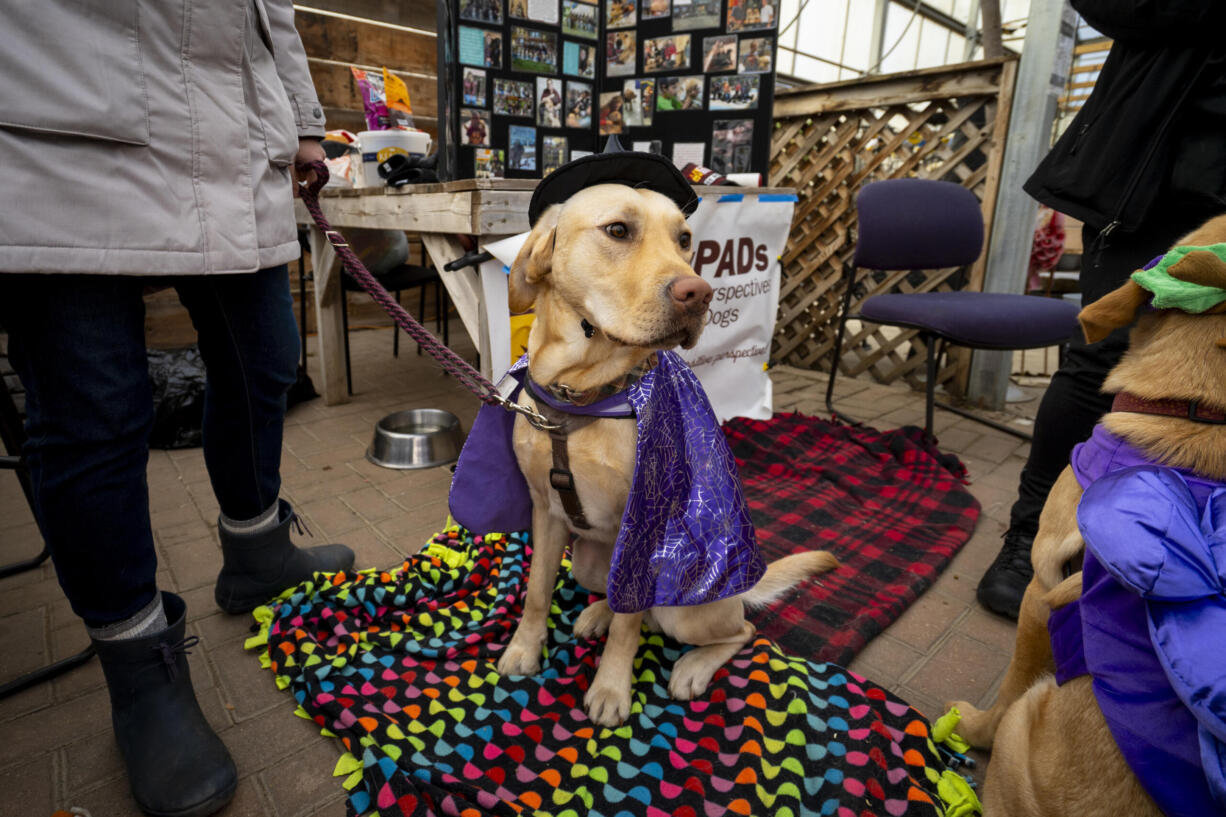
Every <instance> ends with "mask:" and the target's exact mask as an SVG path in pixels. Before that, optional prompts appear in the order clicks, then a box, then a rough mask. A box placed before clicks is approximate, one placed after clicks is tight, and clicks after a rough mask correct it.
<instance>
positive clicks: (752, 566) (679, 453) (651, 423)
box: [450, 352, 766, 613]
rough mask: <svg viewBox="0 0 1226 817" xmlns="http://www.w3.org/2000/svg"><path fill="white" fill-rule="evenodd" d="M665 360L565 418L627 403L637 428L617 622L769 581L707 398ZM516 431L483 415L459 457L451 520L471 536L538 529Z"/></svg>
mask: <svg viewBox="0 0 1226 817" xmlns="http://www.w3.org/2000/svg"><path fill="white" fill-rule="evenodd" d="M657 356H658V360H659V363H658V365H657V366H656V367H655V368H653V369H652V370H651V371H649V372H647V373H646V374H645V375H644V376H643V377H642V378H641V379H640V380H638V381H637V382H636V383H634V384H633V385H631V386H630V388H629V389H627V390H626V391H625V392H624V398H622V397H621V396H620V395H617V396H614V397H612V398H608V399H606V400H602V401H600V402H599V403H595V404H593V405H592V406H585V407H575V406H567V407H566V410H570V411H574V412H576V413H583V414H592V413H595V414H598V415H601V416H616V412H621V411H623V407H624V405H625V403H627V402H628V403H629V406H630V408H631V409H632V411H633V413H634V418H635V423H636V425H637V427H638V445H637V448H636V450H635V461H634V476H633V478H632V481H631V485H630V494H629V497H628V498H627V500H626V510H625V512H624V513H623V515H622V522H621V529H620V530H619V531H618V535H617V543H616V544H615V545H614V548H613V562H612V567H611V568H610V571H609V583H608V587H607V588H605V589H606V592H607V595H608V599H609V606H610V607H611V608H612V609H613V610H614V611H615V612H618V613H631V612H640V611H643V610H648V609H650V608H652V607H684V606H689V605H694V604H705V603H707V602H712V601H717V600H719V599H723V598H727V597H729V596H734V595H737V594H739V593H744V592H745V591H747V590H749V589H750V588H751V587H753V586H754V585H755V584H757V583H758V580H759V579H761V578H762V574H763V573H765V572H766V563H765V561H764V560H763V558H762V554H761V552H760V551H759V550H758V544H757V539H756V536H755V533H754V528H753V522H752V521H750V518H749V511H748V508H747V507H746V505H745V496H744V494H743V492H742V490H741V483H740V479H739V478H738V476H737V471H736V462H735V460H734V459H733V457H732V452H731V451H730V450H729V449H728V444H727V442H726V441H725V439H724V432H723V430H722V429H721V428H720V426H719V421H718V420H717V419H716V418H715V413H714V412H713V411H712V410H711V404H710V403H709V402H708V401H707V396H706V393H705V392H703V390H702V386H701V385H700V384H699V382H698V379H697V378H696V377H695V376H694V373H693V372H692V371H690V367H689V366H688V365H686V363H685V361H683V360H682V359H681V358H680V357H678V356H677V355H676V354H674V353H673V352H659V353H658V355H657ZM526 374H527V361H526V359H521V360H520V361H519V362H518V363H516V365H515V366H514V367H512V369H511V371H510V372H508V375H509V376H511V377H515V378H517V379H518V380H520V381H521V382H522V380H523V378H524V377H525V376H526ZM557 405H559V407H561V404H557ZM513 424H514V415H513V414H511V413H510V412H508V411H506V410H504V409H502V408H500V407H497V406H483V407H482V408H481V411H480V412H479V413H478V415H477V420H476V422H474V423H473V428H472V431H471V432H470V433H469V435H468V440H467V441H466V442H465V443H464V449H463V451H461V452H460V459H459V462H458V463H457V464H456V472H455V478H454V479H453V480H452V483H451V496H450V505H451V515H452V517H453V518H454V519H455V520H456V521H457V522H459V523H460V524H461V525H463V526H464V527H466V528H468V529H469V530H472V531H482V532H488V531H509V530H527V529H530V528H531V526H532V502H531V499H530V497H529V494H528V485H527V482H526V481H525V480H524V477H523V474H522V473H520V471H519V465H518V463H517V462H516V460H515V452H514V451H513V449H512V447H511V427H512V425H513ZM580 499H582V497H580Z"/></svg>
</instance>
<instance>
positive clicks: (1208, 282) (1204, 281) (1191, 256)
mask: <svg viewBox="0 0 1226 817" xmlns="http://www.w3.org/2000/svg"><path fill="white" fill-rule="evenodd" d="M1167 272H1168V273H1170V275H1171V277H1172V278H1178V279H1179V280H1180V281H1187V282H1188V283H1189V284H1200V285H1201V286H1205V287H1213V288H1214V289H1226V261H1223V260H1222V259H1221V258H1218V257H1217V256H1216V255H1215V254H1213V253H1211V252H1209V251H1208V250H1192V252H1190V253H1188V254H1187V255H1185V256H1184V257H1183V258H1181V259H1179V261H1178V262H1176V263H1174V264H1172V265H1171V266H1170V268H1169V269H1167Z"/></svg>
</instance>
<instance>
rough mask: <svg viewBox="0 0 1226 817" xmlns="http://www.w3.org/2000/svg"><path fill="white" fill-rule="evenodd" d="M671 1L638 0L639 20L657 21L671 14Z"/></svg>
mask: <svg viewBox="0 0 1226 817" xmlns="http://www.w3.org/2000/svg"><path fill="white" fill-rule="evenodd" d="M672 8H673V4H672V0H640V2H639V19H642V20H658V19H660V18H661V17H667V16H668V15H669V14H671V13H672Z"/></svg>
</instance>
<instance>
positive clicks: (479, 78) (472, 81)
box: [463, 66, 485, 108]
mask: <svg viewBox="0 0 1226 817" xmlns="http://www.w3.org/2000/svg"><path fill="white" fill-rule="evenodd" d="M463 88H464V104H465V105H476V106H477V107H479V108H484V107H485V71H483V70H481V69H480V68H469V67H467V66H465V68H464V77H463Z"/></svg>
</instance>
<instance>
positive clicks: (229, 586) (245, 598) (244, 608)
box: [213, 499, 353, 613]
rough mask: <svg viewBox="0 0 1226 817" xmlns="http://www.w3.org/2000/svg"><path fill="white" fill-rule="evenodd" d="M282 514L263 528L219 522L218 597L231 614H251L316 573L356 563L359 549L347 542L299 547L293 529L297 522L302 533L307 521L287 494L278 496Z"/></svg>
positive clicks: (219, 601)
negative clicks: (243, 529)
mask: <svg viewBox="0 0 1226 817" xmlns="http://www.w3.org/2000/svg"><path fill="white" fill-rule="evenodd" d="M278 513H279V514H280V516H279V521H278V522H277V526H276V527H275V528H272V529H271V530H267V531H264V532H262V533H231V532H230V531H227V530H226V528H225V526H224V525H221V524H218V526H217V533H218V535H219V536H220V538H221V555H222V566H221V573H219V574H218V576H217V588H216V590H215V591H214V593H213V597H214V598H215V599H217V606H218V607H220V608H221V609H222V610H225V611H226V612H227V613H249V612H251V611H252V610H254V609H255V608H256V607H259V606H260V605H261V604H264V603H266V602H267V601H268V600H269V599H271V598H273V597H274V596H276V595H277V594H278V593H280V592H281V591H282V590H285V589H286V588H287V587H293V586H294V585H296V584H300V583H301V582H304V581H306V580H307V579H309V578H311V574H313V573H316V572H322V573H335V572H337V571H338V570H348V569H349V568H351V567H353V551H352V550H350V549H349V548H347V547H345V546H344V545H320V546H318V547H313V548H306V549H303V548H299V547H295V546H294V543H293V542H291V541H290V540H289V528H290V525H291V524H292V523H297V524H298V525H299V532H301V530H302V528H301V524H302V523H301V522H298V517H297V516H296V515H295V514H294V511H293V509H292V508H290V505H289V503H288V502H286V501H285V500H284V499H282V500H279V501H278Z"/></svg>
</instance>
